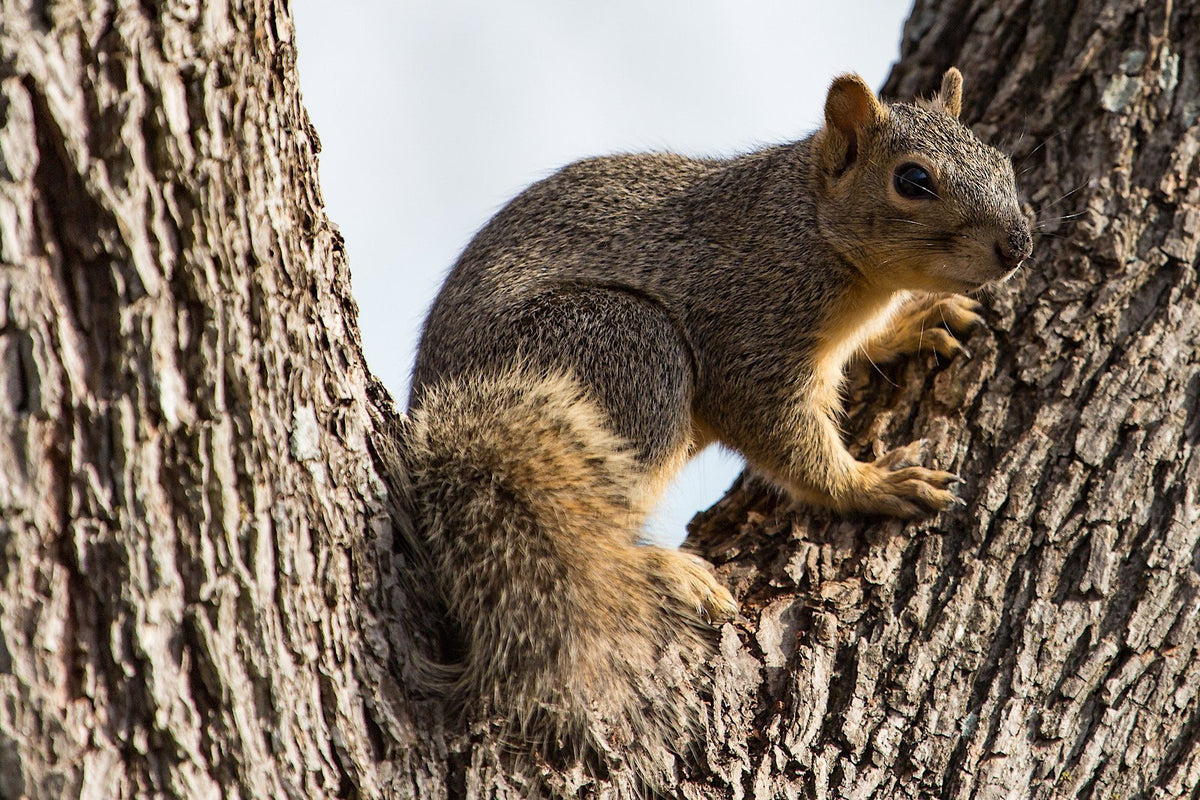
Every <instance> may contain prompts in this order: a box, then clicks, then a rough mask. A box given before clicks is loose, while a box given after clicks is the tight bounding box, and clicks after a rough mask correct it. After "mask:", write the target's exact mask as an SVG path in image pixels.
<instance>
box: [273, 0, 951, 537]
mask: <svg viewBox="0 0 1200 800" xmlns="http://www.w3.org/2000/svg"><path fill="white" fill-rule="evenodd" d="M911 5H912V2H911V0H859V1H858V2H822V3H814V2H802V1H801V0H792V1H791V2H784V1H783V0H737V2H734V0H607V2H604V3H584V2H580V1H579V0H507V2H503V3H497V2H486V0H477V1H476V2H464V1H463V0H403V1H402V2H395V0H391V2H388V1H387V0H351V1H350V2H341V3H334V2H329V0H293V3H292V9H293V12H294V14H295V17H296V36H297V48H298V51H299V68H300V83H301V88H302V90H303V93H304V101H305V105H306V106H307V107H308V110H309V113H310V115H311V116H312V119H313V124H314V125H315V126H316V128H317V133H318V134H319V135H320V137H321V143H322V151H321V156H320V158H321V188H322V191H323V194H324V196H325V201H326V204H327V208H328V211H329V216H330V218H331V219H332V220H333V221H334V223H336V224H337V225H338V226H339V227H340V228H341V231H342V234H343V235H344V237H345V239H346V249H347V252H348V254H349V257H350V270H351V274H352V276H353V287H354V296H355V299H356V300H357V301H358V307H359V311H360V323H361V327H362V336H363V346H364V348H365V350H366V356H367V363H368V364H369V365H370V368H371V370H372V371H373V372H374V373H375V374H376V375H378V376H379V377H380V379H381V380H383V382H384V384H386V385H387V387H388V388H389V389H390V390H391V392H392V394H393V395H394V396H395V397H396V400H397V402H398V403H400V405H401V406H403V405H404V402H405V399H406V398H407V395H408V377H409V372H410V370H411V369H412V362H413V356H414V354H415V350H416V343H417V338H418V334H419V332H420V325H421V322H422V320H423V318H424V315H425V311H426V309H427V308H428V307H429V304H430V303H431V302H432V300H433V296H434V294H435V293H436V292H437V288H438V286H439V284H440V283H441V280H442V278H443V277H444V275H445V274H446V272H447V271H448V270H449V268H450V266H451V265H452V264H453V262H454V260H455V258H456V257H457V255H458V253H459V252H460V251H461V250H462V248H463V247H464V246H465V245H466V243H467V241H468V240H469V239H470V237H471V235H472V234H473V233H474V232H475V231H476V230H478V229H479V228H480V227H481V226H482V225H483V224H484V223H485V222H487V220H488V219H489V218H490V217H491V216H492V215H493V214H494V213H495V212H496V211H497V210H499V209H500V207H501V206H502V205H503V204H504V203H505V202H506V201H507V200H508V199H510V198H511V197H513V196H514V195H515V194H517V193H518V192H519V191H520V190H521V189H522V188H524V187H525V186H527V185H529V184H530V183H532V182H533V181H536V180H538V179H539V178H542V177H544V176H545V175H547V174H549V173H550V172H553V171H554V170H555V169H556V168H557V167H560V166H562V165H564V164H566V163H568V162H570V161H573V160H575V159H577V158H582V157H584V156H590V155H598V154H602V153H610V152H616V151H641V150H673V151H676V152H682V153H687V154H691V155H722V154H733V153H738V152H744V151H746V150H750V149H753V148H755V147H757V146H760V145H763V144H770V143H774V142H781V141H787V140H791V139H797V138H800V137H802V136H804V135H805V134H807V133H808V132H810V131H812V130H814V129H815V128H817V127H819V125H820V121H821V116H822V105H823V101H824V96H825V90H826V88H827V87H828V85H829V82H830V80H831V79H832V78H833V77H834V76H835V75H837V74H839V73H842V72H850V71H854V72H858V73H859V74H861V75H862V76H863V77H864V78H866V80H867V82H868V83H870V84H871V85H873V86H876V87H878V86H879V85H880V84H882V83H883V80H884V78H885V77H886V75H887V71H888V68H889V66H890V65H891V63H892V62H893V61H894V60H895V59H896V57H897V56H898V54H899V42H900V30H901V26H902V24H903V20H904V18H905V17H906V16H907V14H908V10H909V8H910V6H911ZM931 88H935V87H931ZM740 468H741V461H740V459H739V458H736V457H734V456H732V455H730V454H728V453H721V452H719V451H717V449H716V448H710V449H709V451H708V452H706V453H705V454H703V455H702V456H700V457H699V458H697V459H696V460H695V461H693V462H692V464H691V465H690V466H689V467H688V468H687V469H686V470H685V471H684V472H683V474H682V475H681V476H680V478H679V480H677V481H676V485H675V486H674V487H672V489H671V490H670V491H669V492H668V496H667V498H666V499H665V501H664V504H663V508H662V510H661V511H660V512H659V514H658V515H657V516H656V518H655V519H654V521H653V522H652V523H651V526H650V532H651V533H652V534H653V535H654V536H655V537H656V538H658V539H660V540H662V541H667V542H678V541H679V540H680V539H682V537H683V534H684V526H685V525H686V523H687V521H688V520H689V519H690V518H691V516H692V515H693V514H694V513H695V512H696V511H699V510H701V509H703V508H706V507H708V506H709V505H711V504H712V503H713V502H714V501H715V500H717V499H718V498H719V497H720V496H721V494H722V493H723V492H724V491H725V489H726V488H728V486H729V484H730V482H731V481H732V480H733V478H734V477H735V476H736V475H737V472H738V471H739V470H740Z"/></svg>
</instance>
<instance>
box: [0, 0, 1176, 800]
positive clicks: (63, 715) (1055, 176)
mask: <svg viewBox="0 0 1200 800" xmlns="http://www.w3.org/2000/svg"><path fill="white" fill-rule="evenodd" d="M951 64H957V65H958V66H959V67H960V68H962V70H963V72H964V73H965V75H966V80H967V86H966V104H965V110H964V118H965V119H966V120H968V121H969V122H972V123H974V126H975V128H976V130H978V131H979V132H980V133H981V134H982V135H983V136H984V137H985V138H987V139H991V140H992V141H995V142H997V143H1000V144H1002V145H1004V146H1006V147H1007V148H1008V149H1009V150H1010V151H1011V152H1013V153H1014V155H1015V157H1016V161H1017V165H1018V167H1017V168H1018V172H1019V173H1020V178H1019V181H1020V183H1021V185H1022V186H1023V187H1024V190H1025V191H1026V192H1027V194H1028V197H1029V201H1030V204H1031V209H1032V211H1033V213H1036V215H1037V218H1038V220H1039V222H1038V225H1039V230H1040V231H1041V233H1042V234H1043V236H1042V237H1041V239H1040V241H1039V242H1038V244H1037V246H1036V251H1035V260H1036V263H1034V264H1033V265H1031V266H1030V267H1029V268H1027V269H1025V270H1023V271H1022V273H1020V275H1019V276H1018V277H1017V278H1015V279H1014V280H1012V281H1010V282H1009V283H1008V284H1006V285H1005V286H1003V287H1000V288H999V289H997V290H996V291H995V292H994V293H993V295H992V297H991V298H990V299H989V300H988V301H987V303H988V305H989V307H990V309H991V310H990V311H989V317H990V319H989V322H990V323H991V327H990V329H989V330H987V331H980V332H978V333H976V334H975V335H974V336H973V337H972V338H971V339H970V341H969V342H968V346H969V347H970V348H971V350H972V351H973V356H972V357H971V358H969V359H961V358H960V359H956V360H953V361H951V362H950V363H937V362H936V360H935V359H934V358H933V357H932V356H924V357H918V358H914V359H912V360H910V361H909V362H907V363H905V364H902V365H900V366H899V367H896V368H893V369H888V370H884V374H882V375H881V374H878V373H876V372H874V371H870V372H868V371H867V370H862V371H861V372H860V374H857V375H856V376H855V377H854V380H853V381H852V386H851V392H850V393H851V396H852V398H853V401H854V410H853V413H852V415H851V417H850V418H849V420H848V422H847V431H848V436H849V437H850V439H851V441H853V442H854V443H856V445H857V446H858V447H859V449H860V450H863V451H866V450H869V449H870V448H871V447H872V446H874V445H875V443H876V442H879V441H882V442H885V443H886V444H888V445H893V444H902V443H904V442H906V441H909V440H911V439H913V438H925V439H928V440H929V442H930V446H929V455H930V458H931V460H933V461H935V462H937V464H938V465H939V466H942V467H946V468H951V469H955V470H957V471H959V472H960V474H962V475H963V476H964V478H966V480H967V482H966V484H965V485H964V487H963V488H962V496H963V498H964V500H965V501H966V505H965V506H964V507H962V508H959V509H956V510H955V511H953V512H949V513H946V514H943V515H941V516H939V517H938V518H936V519H933V520H930V521H927V522H924V523H920V524H910V525H902V524H901V523H899V522H894V521H883V520H871V519H840V518H835V517H831V516H828V515H823V514H815V513H805V512H801V513H798V514H790V513H788V512H787V511H786V509H784V508H783V507H782V506H781V504H780V502H779V500H778V498H776V497H775V496H774V495H773V494H772V493H770V492H769V491H767V490H765V489H763V488H762V487H761V486H759V485H758V484H756V483H755V482H754V481H753V480H751V479H742V480H740V481H739V483H738V485H737V486H735V489H734V491H733V492H732V493H731V494H730V495H729V496H728V497H727V498H726V499H725V500H723V501H722V502H721V503H720V504H718V506H717V507H715V508H714V509H713V510H712V511H710V512H709V513H708V514H706V515H704V516H703V517H701V518H700V519H699V520H698V521H697V523H696V524H695V525H694V528H693V535H692V537H691V540H690V543H689V546H691V547H693V548H694V549H696V550H698V551H700V552H703V553H704V554H706V555H707V556H709V557H710V558H713V559H714V560H715V561H717V562H718V563H719V564H720V572H721V574H722V576H723V578H724V579H725V580H726V581H727V582H728V583H729V584H730V585H731V586H732V587H733V589H734V590H735V593H736V594H737V595H738V596H739V598H740V600H741V601H742V603H743V619H742V620H740V621H739V623H738V624H737V625H728V626H725V628H724V629H723V630H722V631H721V639H720V650H721V652H720V655H719V656H718V657H717V658H716V659H715V660H714V665H713V671H714V686H713V692H712V697H711V699H710V700H709V701H707V704H706V706H705V709H706V711H705V714H706V719H707V739H706V741H705V742H703V743H702V744H701V746H700V748H699V750H698V752H697V754H696V757H695V758H694V759H692V760H691V761H688V762H681V763H680V764H679V767H678V770H679V781H678V786H677V787H676V788H675V790H674V791H675V792H677V793H678V795H679V796H682V797H690V798H699V797H738V798H740V797H803V798H843V797H845V798H927V797H944V798H1002V797H1022V798H1024V797H1037V798H1058V797H1064V798H1065V797H1070V798H1115V797H1122V798H1130V797H1146V798H1159V797H1163V798H1168V797H1170V798H1174V797H1200V789H1198V788H1197V787H1198V786H1200V743H1198V736H1200V698H1198V697H1197V690H1198V688H1200V654H1198V653H1197V632H1198V630H1200V627H1198V623H1197V619H1198V618H1200V617H1198V612H1200V591H1198V589H1200V574H1198V572H1200V500H1198V498H1197V491H1198V487H1200V455H1198V449H1197V448H1198V445H1200V346H1198V345H1197V341H1198V338H1200V337H1198V334H1200V330H1198V329H1200V290H1198V281H1197V271H1196V256H1197V249H1198V247H1200V238H1198V237H1200V234H1198V228H1200V224H1198V223H1200V179H1198V177H1197V174H1198V172H1200V165H1198V163H1197V153H1200V126H1198V123H1197V119H1198V116H1200V101H1197V100H1196V98H1197V97H1200V11H1195V10H1193V9H1192V8H1190V7H1188V6H1185V5H1184V4H1172V3H1170V2H1158V3H1149V4H1146V5H1140V4H1135V3H1133V2H1132V0H1111V1H1110V2H1103V1H1102V0H1082V1H1081V2H1076V3H1067V2H1063V1H1062V0H1053V1H1052V2H1047V3H1045V4H1040V5H1039V4H1033V3H1026V2H1017V3H1012V4H998V5H997V4H989V3H981V2H967V1H966V0H921V1H920V2H918V3H917V5H916V7H915V8H914V11H913V14H912V18H911V19H910V20H909V22H908V24H907V26H906V29H905V35H904V44H903V58H902V60H901V62H900V63H899V64H898V65H897V67H896V69H895V70H894V72H893V75H892V76H891V78H890V79H889V81H888V85H887V87H886V93H887V94H888V95H891V96H895V97H900V98H907V97H911V96H912V95H914V94H919V93H922V92H924V93H928V92H930V91H932V90H933V89H934V88H935V87H936V85H937V77H938V76H939V75H940V74H941V72H942V70H944V69H945V68H946V67H948V66H950V65H951ZM318 150H319V144H318V141H317V138H316V135H315V133H314V132H313V131H312V128H311V126H310V124H309V122H308V119H307V116H306V114H305V113H304V110H303V107H302V106H301V103H300V95H299V91H298V88H297V83H296V74H295V67H294V50H293V46H292V28H291V20H290V16H289V14H288V13H287V9H286V5H285V4H282V3H279V2H273V0H241V2H235V3H231V4H225V3H207V4H190V3H182V2H181V3H160V4H154V3H142V4H118V5H115V6H110V5H108V4H104V3H98V4H95V5H92V4H79V3H74V2H70V1H69V0H67V1H65V2H59V3H47V4H37V5H31V4H28V3H25V2H19V1H18V0H0V298H3V303H0V545H2V547H3V559H2V560H0V699H2V700H3V702H0V798H8V797H31V798H42V797H72V796H83V797H96V798H110V797H139V796H153V795H166V796H177V797H188V798H191V797H217V796H230V797H273V796H280V797H363V798H377V797H420V798H425V797H431V798H436V797H455V798H457V797H498V798H517V797H526V796H530V795H531V794H533V793H535V792H538V791H542V792H546V791H548V792H553V793H558V794H568V795H577V796H581V797H583V796H599V797H603V796H613V795H615V794H620V793H621V792H623V791H624V790H623V789H622V788H621V787H623V786H625V785H626V783H625V781H626V780H627V776H622V775H620V774H613V775H610V776H607V777H606V778H603V779H597V778H591V777H588V776H587V774H586V773H585V772H583V771H581V770H579V769H565V770H560V769H558V768H557V767H556V766H555V765H552V764H542V765H537V766H533V767H531V766H529V765H528V764H526V765H525V766H518V765H516V764H514V763H513V761H512V759H511V758H510V754H509V753H508V752H507V751H506V750H505V748H504V747H502V746H501V744H500V743H499V742H497V741H496V740H495V739H494V738H492V737H490V735H489V730H488V729H487V728H486V726H480V727H477V728H474V729H471V730H467V731H463V730H460V729H458V727H457V725H456V724H455V723H454V722H453V720H452V718H450V717H449V716H448V714H447V711H446V709H444V708H443V707H442V706H441V704H440V702H439V700H438V698H437V697H436V696H426V695H424V694H422V693H420V692H418V691H416V690H415V688H414V687H415V686H416V685H417V680H416V676H417V675H418V674H419V673H420V670H421V669H422V664H423V662H424V660H425V659H427V658H437V657H438V655H439V653H438V646H439V640H440V634H441V626H442V623H441V613H440V609H439V608H438V606H437V601H436V599H435V598H433V597H431V596H430V594H431V592H430V591H429V589H428V587H427V581H426V580H425V579H424V577H423V574H422V569H421V563H420V556H419V548H417V547H413V546H411V541H412V525H411V523H410V521H409V520H408V518H407V517H406V515H405V508H406V497H405V491H406V487H405V485H404V476H403V474H402V471H401V470H399V469H397V467H396V455H395V447H396V444H395V443H396V441H397V439H398V437H400V436H402V435H403V421H402V419H400V418H399V417H398V416H397V415H396V414H395V413H394V410H393V408H392V403H391V399H390V398H389V397H388V396H387V393H386V392H385V391H384V390H383V389H382V387H381V386H379V384H378V383H377V382H376V381H375V380H374V379H373V378H372V377H371V375H370V373H369V371H368V369H367V367H366V365H365V363H364V362H363V358H362V353H361V348H360V346H359V339H358V331H357V320H356V315H357V312H356V309H355V306H354V302H353V300H352V297H351V293H350V281H349V272H348V269H347V265H346V261H345V256H344V252H343V250H342V245H341V239H340V237H339V236H338V234H337V232H336V230H335V229H334V228H333V227H332V226H331V225H330V223H329V221H328V220H327V219H326V217H325V215H324V211H323V207H322V201H321V197H320V192H319V189H318V188H317V187H318V185H317V180H316V155H317V152H318ZM400 190H403V187H400Z"/></svg>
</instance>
